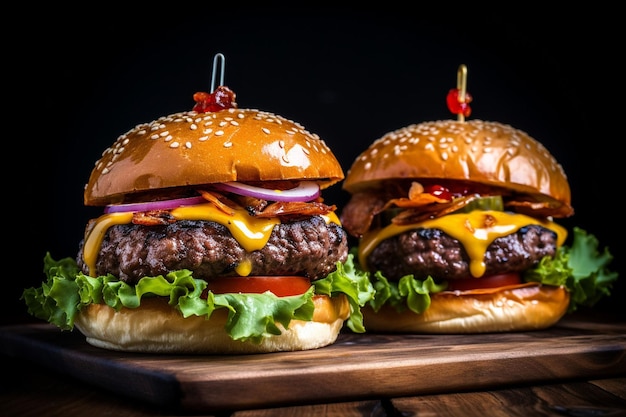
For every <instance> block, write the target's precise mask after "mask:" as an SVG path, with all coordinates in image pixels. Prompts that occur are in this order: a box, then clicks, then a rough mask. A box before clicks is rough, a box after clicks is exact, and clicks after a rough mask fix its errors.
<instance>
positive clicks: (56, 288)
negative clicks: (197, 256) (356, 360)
mask: <svg viewBox="0 0 626 417" xmlns="http://www.w3.org/2000/svg"><path fill="white" fill-rule="evenodd" d="M44 273H45V275H46V281H45V282H42V285H41V286H40V287H37V288H35V287H32V288H27V289H25V290H24V291H23V293H22V297H21V299H22V300H24V302H25V303H26V306H27V307H28V313H29V314H31V315H33V316H34V317H37V318H39V319H42V320H45V321H48V322H50V323H52V324H54V325H56V326H57V327H59V328H60V329H62V330H72V329H73V328H74V320H75V318H76V315H77V314H78V312H79V311H80V309H81V308H83V307H84V306H86V305H89V304H92V303H97V304H106V305H108V306H110V307H112V308H114V309H116V310H120V309H121V308H122V307H126V308H137V307H138V306H140V305H141V300H142V298H144V297H168V302H169V304H170V305H171V306H172V307H173V308H175V309H178V310H179V311H180V312H181V314H182V315H183V316H184V317H189V316H192V315H195V316H204V317H206V318H207V319H208V318H209V317H211V314H212V313H213V311H215V310H216V309H220V308H224V309H227V310H228V319H227V323H226V325H225V329H226V331H227V332H228V334H229V335H230V337H231V338H233V339H234V340H241V341H252V342H257V343H258V342H260V341H261V340H262V339H263V338H264V337H268V336H272V335H278V334H280V328H279V327H278V326H277V325H276V323H280V324H282V325H283V326H284V327H288V326H289V323H290V322H291V320H303V321H309V320H311V319H312V317H313V310H314V304H313V295H314V294H315V293H317V294H326V295H330V296H333V295H337V294H341V293H343V294H345V295H346V296H347V298H348V301H349V303H350V309H351V314H350V317H349V319H348V320H347V325H348V327H349V328H350V329H352V330H353V331H355V332H363V331H365V329H364V328H363V317H362V314H361V310H360V308H361V307H362V306H364V305H365V304H366V303H367V302H368V301H369V300H370V299H371V298H372V297H373V295H374V290H373V287H372V285H371V283H370V281H369V278H368V276H367V274H365V273H361V272H358V271H357V270H356V269H355V268H354V265H353V255H352V254H351V255H349V257H348V259H347V261H346V262H345V264H342V263H340V262H338V263H337V270H336V271H334V272H333V273H331V274H329V275H328V276H327V277H326V278H323V279H320V280H317V281H314V282H313V285H312V286H311V288H309V290H308V291H307V292H305V293H304V294H301V295H297V296H289V297H277V296H275V295H274V294H272V293H270V292H266V293H263V294H245V295H244V294H213V293H212V292H209V293H208V296H207V297H206V298H202V297H201V295H202V293H203V292H204V290H205V289H206V286H207V284H206V282H205V281H203V280H200V279H195V278H193V276H192V273H191V272H190V271H188V270H180V271H174V272H170V273H168V274H167V275H165V276H162V275H159V276H156V277H144V278H142V279H140V280H139V282H138V283H137V284H136V285H129V284H127V283H125V282H122V281H119V280H118V279H116V278H115V277H114V276H112V275H110V274H109V275H105V276H99V277H89V276H87V275H85V274H83V273H82V272H81V271H80V270H79V269H78V265H77V264H76V261H75V260H74V259H72V258H64V259H61V260H58V261H57V260H54V259H53V258H52V257H51V255H50V253H47V254H46V256H45V258H44Z"/></svg>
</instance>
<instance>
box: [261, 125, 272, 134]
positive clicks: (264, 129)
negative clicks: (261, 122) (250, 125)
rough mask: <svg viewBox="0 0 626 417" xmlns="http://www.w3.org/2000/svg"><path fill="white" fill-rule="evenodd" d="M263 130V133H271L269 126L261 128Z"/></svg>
mask: <svg viewBox="0 0 626 417" xmlns="http://www.w3.org/2000/svg"><path fill="white" fill-rule="evenodd" d="M261 130H262V131H263V133H265V134H267V135H269V134H270V133H271V132H270V130H269V129H268V128H266V127H263V128H261Z"/></svg>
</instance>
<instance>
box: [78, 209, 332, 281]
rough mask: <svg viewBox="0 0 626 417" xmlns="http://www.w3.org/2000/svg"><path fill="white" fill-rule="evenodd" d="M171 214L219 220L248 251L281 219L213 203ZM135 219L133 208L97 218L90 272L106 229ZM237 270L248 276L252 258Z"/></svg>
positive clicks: (87, 257) (87, 248) (87, 249)
mask: <svg viewBox="0 0 626 417" xmlns="http://www.w3.org/2000/svg"><path fill="white" fill-rule="evenodd" d="M170 214H171V215H172V216H173V217H174V218H175V219H176V220H208V221H213V222H216V223H219V224H221V225H223V226H225V227H226V228H228V230H229V231H230V233H231V234H232V235H233V237H234V238H235V239H236V240H237V242H239V244H240V245H241V246H242V247H243V248H244V249H245V250H246V251H247V252H253V251H255V250H259V249H262V248H263V247H264V246H265V245H266V244H267V241H268V240H269V238H270V235H271V234H272V230H274V226H275V225H277V224H279V223H280V220H279V219H278V218H259V217H254V216H250V214H248V212H247V211H246V210H245V209H243V208H239V209H234V210H233V212H232V213H230V214H229V213H225V212H224V211H222V210H220V209H219V208H217V207H216V206H215V205H213V204H211V203H207V204H198V205H194V206H185V207H178V208H175V209H173V210H172V211H171V212H170ZM322 217H323V218H324V219H325V221H326V223H327V224H328V223H330V222H332V223H336V224H338V225H341V223H340V221H339V218H338V217H337V215H336V214H335V213H334V212H332V213H329V214H327V215H324V216H322ZM132 219H133V212H123V213H110V214H104V215H102V216H100V217H99V218H97V219H96V223H95V225H94V227H93V228H92V229H91V232H90V233H89V235H88V236H87V238H86V239H85V245H84V249H83V259H84V261H85V264H86V265H87V266H88V268H89V275H91V276H94V273H95V272H94V271H95V270H96V261H97V258H98V253H99V252H100V246H101V245H102V240H103V239H104V236H105V235H106V232H107V230H108V229H109V228H110V227H112V226H114V225H118V224H127V223H130V222H131V221H132ZM235 270H236V271H237V273H238V274H239V275H241V276H247V275H249V274H250V271H251V270H252V265H251V264H250V262H249V261H245V260H244V261H243V262H241V263H240V264H239V265H237V267H236V268H235Z"/></svg>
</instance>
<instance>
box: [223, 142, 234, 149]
mask: <svg viewBox="0 0 626 417" xmlns="http://www.w3.org/2000/svg"><path fill="white" fill-rule="evenodd" d="M231 146H233V143H232V142H231V141H228V142H224V147H225V148H230V147H231Z"/></svg>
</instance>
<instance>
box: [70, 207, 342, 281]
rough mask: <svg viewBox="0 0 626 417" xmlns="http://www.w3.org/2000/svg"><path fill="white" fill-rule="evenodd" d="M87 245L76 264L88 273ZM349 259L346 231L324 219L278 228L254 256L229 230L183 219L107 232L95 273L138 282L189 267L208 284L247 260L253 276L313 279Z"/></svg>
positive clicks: (129, 225) (120, 227) (315, 218)
mask: <svg viewBox="0 0 626 417" xmlns="http://www.w3.org/2000/svg"><path fill="white" fill-rule="evenodd" d="M83 246H84V241H82V242H81V243H80V246H79V251H78V255H77V258H76V260H77V262H78V266H79V268H81V270H82V271H83V273H85V274H88V273H89V268H88V267H87V265H86V264H85V262H84V260H83ZM347 256H348V243H347V235H346V232H345V231H344V230H343V229H342V228H341V226H339V225H337V224H335V223H326V221H325V220H324V219H323V218H322V217H321V216H314V217H311V218H308V219H307V220H303V221H295V222H290V223H281V224H278V225H276V226H275V227H274V230H273V231H272V234H271V236H270V238H269V241H268V242H267V244H266V245H265V247H263V248H262V249H260V250H256V251H254V252H250V253H248V252H246V250H245V249H244V248H242V247H241V245H240V244H239V243H238V242H237V241H236V240H235V238H233V236H232V235H231V234H230V232H229V231H228V229H227V228H226V227H224V226H222V225H221V224H219V223H215V222H212V221H202V220H193V221H191V220H182V221H176V222H174V223H172V224H168V225H159V226H142V225H135V224H123V225H115V226H113V227H111V228H110V229H109V230H108V231H107V233H106V235H105V237H104V240H103V242H102V246H101V248H100V253H99V255H98V258H97V262H96V271H95V274H97V275H105V274H106V273H110V274H112V275H114V276H116V277H117V278H118V279H119V280H121V281H124V282H127V283H129V284H134V283H136V282H137V281H138V280H139V279H140V278H141V277H144V276H156V275H165V274H167V273H168V272H170V271H175V270H179V269H188V270H191V271H192V272H193V276H194V278H198V279H204V280H210V279H211V278H213V277H224V276H238V274H237V272H236V271H235V267H237V266H238V265H239V264H241V263H242V262H245V261H249V262H250V263H251V267H252V269H251V271H250V274H249V275H250V276H254V275H298V276H305V277H308V278H310V279H312V280H315V279H319V278H323V277H325V276H326V275H328V274H329V273H331V272H333V271H334V270H335V269H336V263H337V262H338V261H341V262H343V261H345V260H346V258H347Z"/></svg>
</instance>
